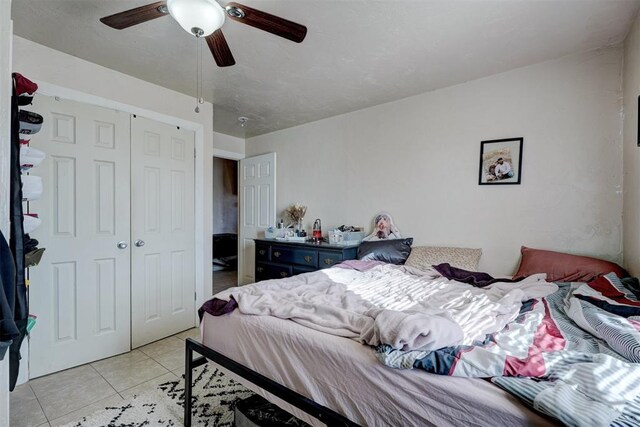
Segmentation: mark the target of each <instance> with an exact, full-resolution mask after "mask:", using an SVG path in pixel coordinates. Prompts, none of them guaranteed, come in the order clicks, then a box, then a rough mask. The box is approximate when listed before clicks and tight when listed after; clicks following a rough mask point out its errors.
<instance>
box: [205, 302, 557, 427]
mask: <svg viewBox="0 0 640 427" xmlns="http://www.w3.org/2000/svg"><path fill="white" fill-rule="evenodd" d="M200 327H201V334H202V340H203V341H202V342H203V344H204V345H206V346H207V347H209V348H211V349H213V350H215V351H217V352H219V353H222V354H223V355H225V356H227V357H229V358H231V359H233V360H235V361H236V362H239V363H241V364H243V365H244V366H246V367H248V368H251V369H253V370H254V371H256V372H259V373H260V374H262V375H265V376H267V377H269V378H271V379H272V380H274V381H276V382H278V383H280V384H282V385H284V386H286V387H288V388H290V389H292V390H294V391H296V392H298V393H300V394H302V395H304V396H307V397H309V398H311V399H313V400H314V401H315V402H317V403H319V404H321V405H324V406H327V407H329V408H331V409H333V410H335V411H336V412H338V413H341V414H343V415H345V416H346V417H347V418H349V419H350V420H352V421H354V422H356V423H358V424H360V425H363V426H428V425H433V426H460V425H468V426H487V425H494V426H496V425H497V426H532V425H533V426H544V425H553V424H552V423H551V422H550V421H549V420H547V419H546V418H543V417H542V416H540V415H539V414H537V413H535V412H533V411H532V410H530V409H529V408H527V407H525V406H524V405H523V404H521V403H520V402H519V401H518V400H517V399H516V398H515V397H513V396H512V395H510V394H508V393H507V392H505V391H503V390H501V389H499V388H498V387H496V386H494V385H493V384H491V383H490V382H488V381H485V380H482V379H476V378H459V377H448V376H440V375H434V374H429V373H427V372H424V371H419V370H397V369H391V368H388V367H386V366H384V365H383V364H381V363H380V362H379V361H378V360H377V359H376V358H375V356H374V353H373V351H372V350H371V349H370V348H369V347H367V346H364V345H362V344H359V343H357V342H356V341H353V340H351V339H347V338H342V337H338V336H334V335H328V334H325V333H323V332H319V331H315V330H312V329H309V328H306V327H304V326H302V325H299V324H297V323H294V322H292V321H289V320H282V319H278V318H275V317H271V316H250V315H243V314H241V313H240V312H238V311H237V310H236V311H234V312H232V313H230V314H227V315H224V316H219V317H214V316H211V315H210V314H208V313H205V315H204V318H203V321H202V324H201V326H200ZM232 376H233V377H234V378H236V379H238V380H239V381H240V382H242V383H243V384H245V385H247V386H248V387H249V388H251V389H252V390H254V391H256V392H259V393H260V394H262V395H263V396H265V397H266V398H267V399H269V400H271V401H273V402H274V403H276V404H277V405H279V406H281V407H282V408H283V409H285V410H288V411H289V412H291V413H293V414H294V415H296V416H298V417H300V418H302V419H304V420H305V421H307V422H310V423H312V424H313V425H323V424H321V423H319V422H318V421H317V420H315V421H314V420H313V419H310V418H309V417H308V416H306V414H304V413H301V411H299V410H297V409H296V408H292V407H291V406H290V405H288V404H285V403H284V402H282V401H281V400H279V399H277V398H275V397H274V396H272V395H269V394H268V393H265V392H262V391H260V390H259V389H258V388H257V387H256V386H255V385H252V384H250V383H247V382H246V380H243V379H241V378H238V377H237V376H235V375H232Z"/></svg>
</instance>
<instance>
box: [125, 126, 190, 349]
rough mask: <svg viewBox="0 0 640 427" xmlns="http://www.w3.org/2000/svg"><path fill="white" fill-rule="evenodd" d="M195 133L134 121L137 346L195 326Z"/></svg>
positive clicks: (133, 238) (133, 337)
mask: <svg viewBox="0 0 640 427" xmlns="http://www.w3.org/2000/svg"><path fill="white" fill-rule="evenodd" d="M194 143H195V135H194V132H191V131H186V130H181V129H179V128H177V127H176V126H169V125H166V124H164V123H159V122H155V121H153V120H149V119H145V118H143V117H139V116H138V117H136V116H132V118H131V241H132V248H131V307H132V310H131V320H132V324H131V342H132V346H133V348H136V347H139V346H141V345H144V344H147V343H149V342H152V341H156V340H158V339H161V338H164V337H166V336H168V335H172V334H175V333H177V332H180V331H183V330H185V329H188V328H190V327H193V326H194V322H195V256H194V251H195V249H194V246H195V234H194V233H195V228H194V215H195V213H194V192H195V180H194Z"/></svg>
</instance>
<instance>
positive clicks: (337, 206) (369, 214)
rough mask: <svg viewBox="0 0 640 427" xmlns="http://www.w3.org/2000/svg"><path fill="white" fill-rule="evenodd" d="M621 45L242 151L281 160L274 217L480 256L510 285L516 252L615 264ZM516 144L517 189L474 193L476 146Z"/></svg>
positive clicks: (301, 129)
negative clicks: (517, 140)
mask: <svg viewBox="0 0 640 427" xmlns="http://www.w3.org/2000/svg"><path fill="white" fill-rule="evenodd" d="M622 56H623V48H622V46H621V45H618V46H613V47H609V48H605V49H599V50H594V51H590V52H586V53H580V54H573V55H569V56H566V57H563V58H559V59H556V60H553V61H548V62H544V63H539V64H535V65H531V66H528V67H524V68H520V69H516V70H512V71H508V72H505V73H501V74H496V75H493V76H490V77H486V78H483V79H478V80H474V81H470V82H466V83H464V84H461V85H457V86H452V87H448V88H443V89H439V90H436V91H433V92H428V93H424V94H421V95H417V96H413V97H410V98H405V99H401V100H399V101H395V102H391V103H388V104H383V105H378V106H375V107H371V108H367V109H364V110H360V111H355V112H352V113H347V114H343V115H339V116H335V117H331V118H327V119H324V120H320V121H317V122H313V123H308V124H305V125H301V126H297V127H294V128H290V129H285V130H282V131H278V132H273V133H270V134H266V135H261V136H257V137H254V138H250V139H247V146H246V151H247V156H252V155H258V154H262V153H266V152H277V153H278V198H277V212H278V214H279V215H280V214H281V212H282V211H283V209H284V208H285V207H286V206H288V205H289V204H291V203H294V202H302V203H305V204H307V205H308V211H307V218H305V220H307V219H308V223H307V224H305V226H307V227H310V225H311V223H312V222H313V219H314V218H321V219H322V223H323V226H324V227H323V228H324V229H325V230H327V229H329V228H331V227H334V226H338V225H341V224H352V225H365V226H367V228H368V229H369V230H370V229H371V227H372V225H371V221H372V218H373V216H374V214H375V213H376V212H377V211H379V210H387V211H390V212H391V213H392V214H393V215H394V219H395V222H396V223H397V225H398V227H399V228H400V231H401V232H402V233H403V234H404V235H406V236H411V237H414V239H415V240H414V245H445V246H461V247H474V248H478V247H479V248H482V249H483V256H482V260H481V264H480V269H482V270H484V271H489V272H491V273H494V274H500V275H503V274H513V272H514V271H515V268H516V267H517V264H518V260H519V256H520V246H521V245H525V246H529V247H535V248H544V249H550V250H557V251H563V252H572V253H577V254H582V255H590V256H595V257H599V258H605V259H608V260H612V261H616V262H621V261H622V249H621V248H622V170H621V167H620V162H621V157H622V135H621V132H620V130H621V128H622V117H621V115H620V111H621V108H622V94H621V79H622V66H623V64H622ZM509 137H524V150H523V151H524V156H523V170H522V184H521V185H508V186H479V185H478V174H479V171H478V164H479V155H480V141H482V140H489V139H499V138H509Z"/></svg>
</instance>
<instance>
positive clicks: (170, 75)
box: [13, 0, 640, 137]
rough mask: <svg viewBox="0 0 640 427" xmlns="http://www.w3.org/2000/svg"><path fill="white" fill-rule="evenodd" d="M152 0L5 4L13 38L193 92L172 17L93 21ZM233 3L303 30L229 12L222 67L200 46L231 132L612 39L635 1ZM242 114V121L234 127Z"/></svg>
mask: <svg viewBox="0 0 640 427" xmlns="http://www.w3.org/2000/svg"><path fill="white" fill-rule="evenodd" d="M152 1H153V0H128V1H125V0H109V1H105V0H13V19H14V28H15V34H17V35H18V36H21V37H24V38H27V39H29V40H33V41H35V42H37V43H41V44H43V45H45V46H49V47H51V48H53V49H57V50H60V51H63V52H66V53H69V54H71V55H74V56H77V57H80V58H83V59H86V60H88V61H91V62H94V63H97V64H100V65H103V66H105V67H108V68H112V69H114V70H118V71H121V72H123V73H126V74H129V75H132V76H135V77H138V78H141V79H144V80H147V81H149V82H152V83H156V84H158V85H161V86H164V87H167V88H170V89H173V90H176V91H179V92H182V93H185V94H188V95H194V96H195V86H196V82H195V76H196V52H197V51H196V40H195V38H193V37H191V36H189V35H188V34H187V33H186V32H184V31H183V30H182V29H181V28H180V26H179V25H178V24H177V23H176V22H175V21H173V20H172V18H170V17H163V18H160V19H157V20H153V21H150V22H147V23H144V24H140V25H138V26H136V27H131V28H129V29H126V30H121V31H118V30H113V29H111V28H109V27H107V26H105V25H103V24H101V23H100V22H99V21H98V19H99V18H100V17H102V16H106V15H110V14H113V13H116V12H120V11H123V10H126V9H130V8H133V7H137V6H140V5H143V4H147V3H151V2H152ZM240 2H241V3H244V4H246V5H248V6H251V7H254V8H257V9H261V10H264V11H266V12H269V13H272V14H275V15H280V16H282V17H285V18H287V19H290V20H292V21H295V22H299V23H301V24H303V25H306V26H307V28H308V33H307V38H306V39H305V41H304V42H303V43H302V44H296V43H292V42H290V41H288V40H285V39H281V38H279V37H276V36H273V35H271V34H268V33H265V32H262V31H259V30H256V29H254V28H252V27H249V26H246V25H242V24H238V23H236V22H233V21H231V20H229V19H228V20H227V22H226V23H225V24H224V26H223V31H224V33H225V36H226V39H227V42H228V43H229V46H230V47H231V50H232V52H233V54H234V56H235V59H236V65H235V66H233V67H229V68H218V67H217V66H216V65H215V62H214V61H213V58H212V57H211V56H210V54H209V51H208V48H207V46H206V44H205V45H204V46H203V50H204V54H205V57H204V95H205V99H206V100H208V101H211V102H213V104H214V129H215V130H216V131H219V132H222V133H226V134H229V135H234V136H239V137H251V136H255V135H260V134H263V133H268V132H272V131H274V130H278V129H284V128H287V127H291V126H296V125H299V124H302V123H307V122H310V121H314V120H319V119H322V118H325V117H330V116H334V115H337V114H342V113H346V112H349V111H354V110H359V109H362V108H366V107H370V106H373V105H377V104H382V103H385V102H390V101H394V100H397V99H401V98H405V97H407V96H411V95H416V94H419V93H423V92H427V91H430V90H434V89H437V88H442V87H446V86H450V85H453V84H457V83H462V82H465V81H468V80H473V79H476V78H479V77H484V76H488V75H491V74H495V73H498V72H502V71H506V70H510V69H513V68H517V67H522V66H525V65H529V64H533V63H537V62H541V61H545V60H549V59H553V58H557V57H560V56H563V55H566V54H569V53H573V52H579V51H586V50H590V49H595V48H599V47H603V46H608V45H613V44H616V43H620V42H621V41H623V40H624V37H625V35H626V34H627V32H628V30H629V27H630V24H631V22H632V20H633V18H634V17H635V15H636V13H637V11H638V9H639V7H640V0H553V1H552V0H549V1H546V0H501V1H496V0H467V1H456V0H439V1H430V0H425V1H417V0H415V1H392V0H389V1H370V0H361V1H346V0H343V1H337V0H334V1H326V0H325V1H323V0H246V1H244V2H243V1H242V0H241V1H240ZM225 3H226V2H224V3H222V2H221V4H222V5H223V6H224V4H225ZM194 102H195V101H194ZM241 115H242V116H247V117H249V119H250V121H249V122H248V123H247V124H246V126H245V127H244V128H243V127H241V126H240V125H239V123H238V120H237V118H238V116H241Z"/></svg>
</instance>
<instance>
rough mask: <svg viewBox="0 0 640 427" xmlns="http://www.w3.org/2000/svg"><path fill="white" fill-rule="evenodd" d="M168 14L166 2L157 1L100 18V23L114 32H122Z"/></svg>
mask: <svg viewBox="0 0 640 427" xmlns="http://www.w3.org/2000/svg"><path fill="white" fill-rule="evenodd" d="M168 14H169V12H168V10H167V2H166V1H157V2H155V3H151V4H148V5H146V6H140V7H136V8H135V9H129V10H125V11H124V12H120V13H116V14H115V15H110V16H105V17H104V18H100V22H102V23H103V24H105V25H108V26H110V27H111V28H115V29H116V30H122V29H125V28H129V27H131V26H133V25H137V24H142V23H143V22H147V21H151V20H152V19H156V18H160V17H161V16H166V15H168Z"/></svg>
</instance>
